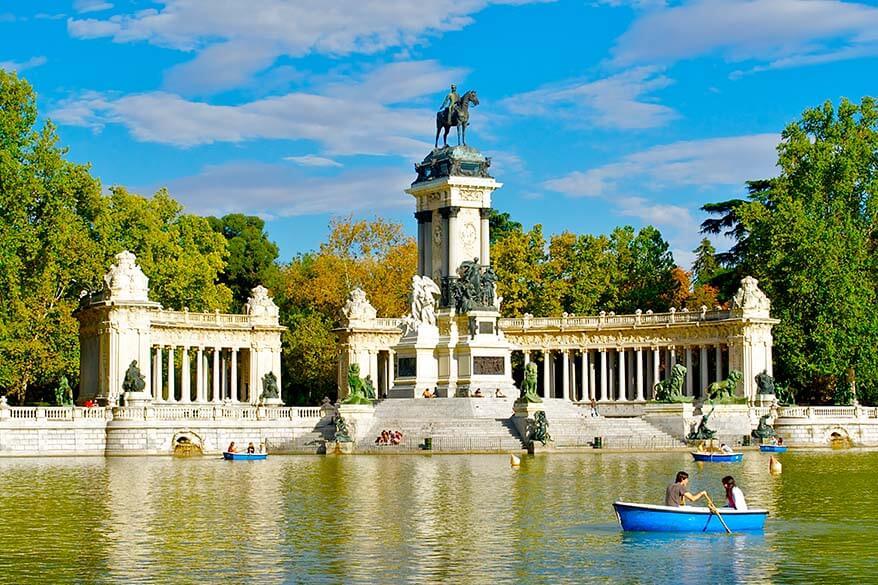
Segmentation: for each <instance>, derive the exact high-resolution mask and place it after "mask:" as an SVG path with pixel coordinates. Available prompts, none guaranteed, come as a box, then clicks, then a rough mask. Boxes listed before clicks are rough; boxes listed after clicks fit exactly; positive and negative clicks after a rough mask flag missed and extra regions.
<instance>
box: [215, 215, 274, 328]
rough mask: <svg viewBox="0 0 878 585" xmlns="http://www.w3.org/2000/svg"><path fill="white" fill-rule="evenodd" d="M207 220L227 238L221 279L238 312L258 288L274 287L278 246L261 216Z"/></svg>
mask: <svg viewBox="0 0 878 585" xmlns="http://www.w3.org/2000/svg"><path fill="white" fill-rule="evenodd" d="M207 221H208V222H209V223H210V226H211V227H212V228H213V230H214V231H215V232H217V233H220V234H222V235H223V237H225V239H226V246H227V248H228V252H229V255H228V259H227V261H226V266H225V270H223V272H222V273H221V274H220V279H219V280H220V282H222V283H223V284H225V285H226V286H228V287H229V289H231V291H232V310H235V311H239V310H240V309H241V307H243V305H244V303H245V302H247V299H248V298H250V293H251V291H252V290H253V288H254V287H256V286H257V285H263V286H265V287H267V288H272V289H273V288H274V285H275V284H276V282H277V279H278V270H277V265H276V264H275V260H277V256H278V248H277V244H275V243H274V242H272V241H271V240H269V239H268V234H266V233H265V222H264V221H263V220H262V219H261V218H259V217H255V216H252V215H243V214H240V213H232V214H229V215H225V216H223V217H221V218H217V217H208V218H207Z"/></svg>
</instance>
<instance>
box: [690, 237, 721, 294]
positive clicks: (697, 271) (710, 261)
mask: <svg viewBox="0 0 878 585" xmlns="http://www.w3.org/2000/svg"><path fill="white" fill-rule="evenodd" d="M693 252H695V261H694V262H693V263H692V280H693V281H694V283H695V286H699V285H702V284H708V283H709V282H710V281H711V280H712V279H713V278H714V277H715V276H716V275H717V274H718V273H719V272H720V266H719V262H717V259H716V248H714V247H713V244H712V243H711V241H710V240H709V239H708V238H702V239H701V242H700V243H699V244H698V247H697V248H695V249H694V250H693Z"/></svg>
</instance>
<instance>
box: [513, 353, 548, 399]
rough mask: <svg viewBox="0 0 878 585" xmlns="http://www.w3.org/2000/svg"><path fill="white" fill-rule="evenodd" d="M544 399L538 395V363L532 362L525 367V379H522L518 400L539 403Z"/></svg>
mask: <svg viewBox="0 0 878 585" xmlns="http://www.w3.org/2000/svg"><path fill="white" fill-rule="evenodd" d="M542 401H543V399H542V398H540V397H539V395H537V365H536V364H535V363H533V362H530V363H529V364H527V365H526V366H525V367H524V380H522V381H521V395H520V396H519V397H518V400H516V402H519V403H520V402H531V403H539V402H542Z"/></svg>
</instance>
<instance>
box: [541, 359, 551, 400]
mask: <svg viewBox="0 0 878 585" xmlns="http://www.w3.org/2000/svg"><path fill="white" fill-rule="evenodd" d="M551 367H552V352H551V351H549V350H548V349H544V350H543V398H551V397H552V382H551V378H550V376H551V374H550V373H549V372H550V368H551Z"/></svg>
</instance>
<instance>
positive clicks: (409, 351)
mask: <svg viewBox="0 0 878 585" xmlns="http://www.w3.org/2000/svg"><path fill="white" fill-rule="evenodd" d="M438 344H439V328H438V327H436V326H435V325H425V324H423V323H421V324H419V325H418V328H417V329H416V330H415V331H410V332H409V333H407V334H406V335H403V337H402V339H400V341H399V343H398V344H397V345H396V346H395V347H394V348H393V351H394V353H395V354H396V376H395V377H394V380H393V388H391V389H390V391H389V392H388V393H387V396H388V397H389V398H420V397H422V396H423V393H424V390H426V389H427V388H429V389H431V390H435V389H436V386H437V383H438V380H439V363H438V361H437V359H436V347H437V345H438ZM442 396H444V394H442Z"/></svg>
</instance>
